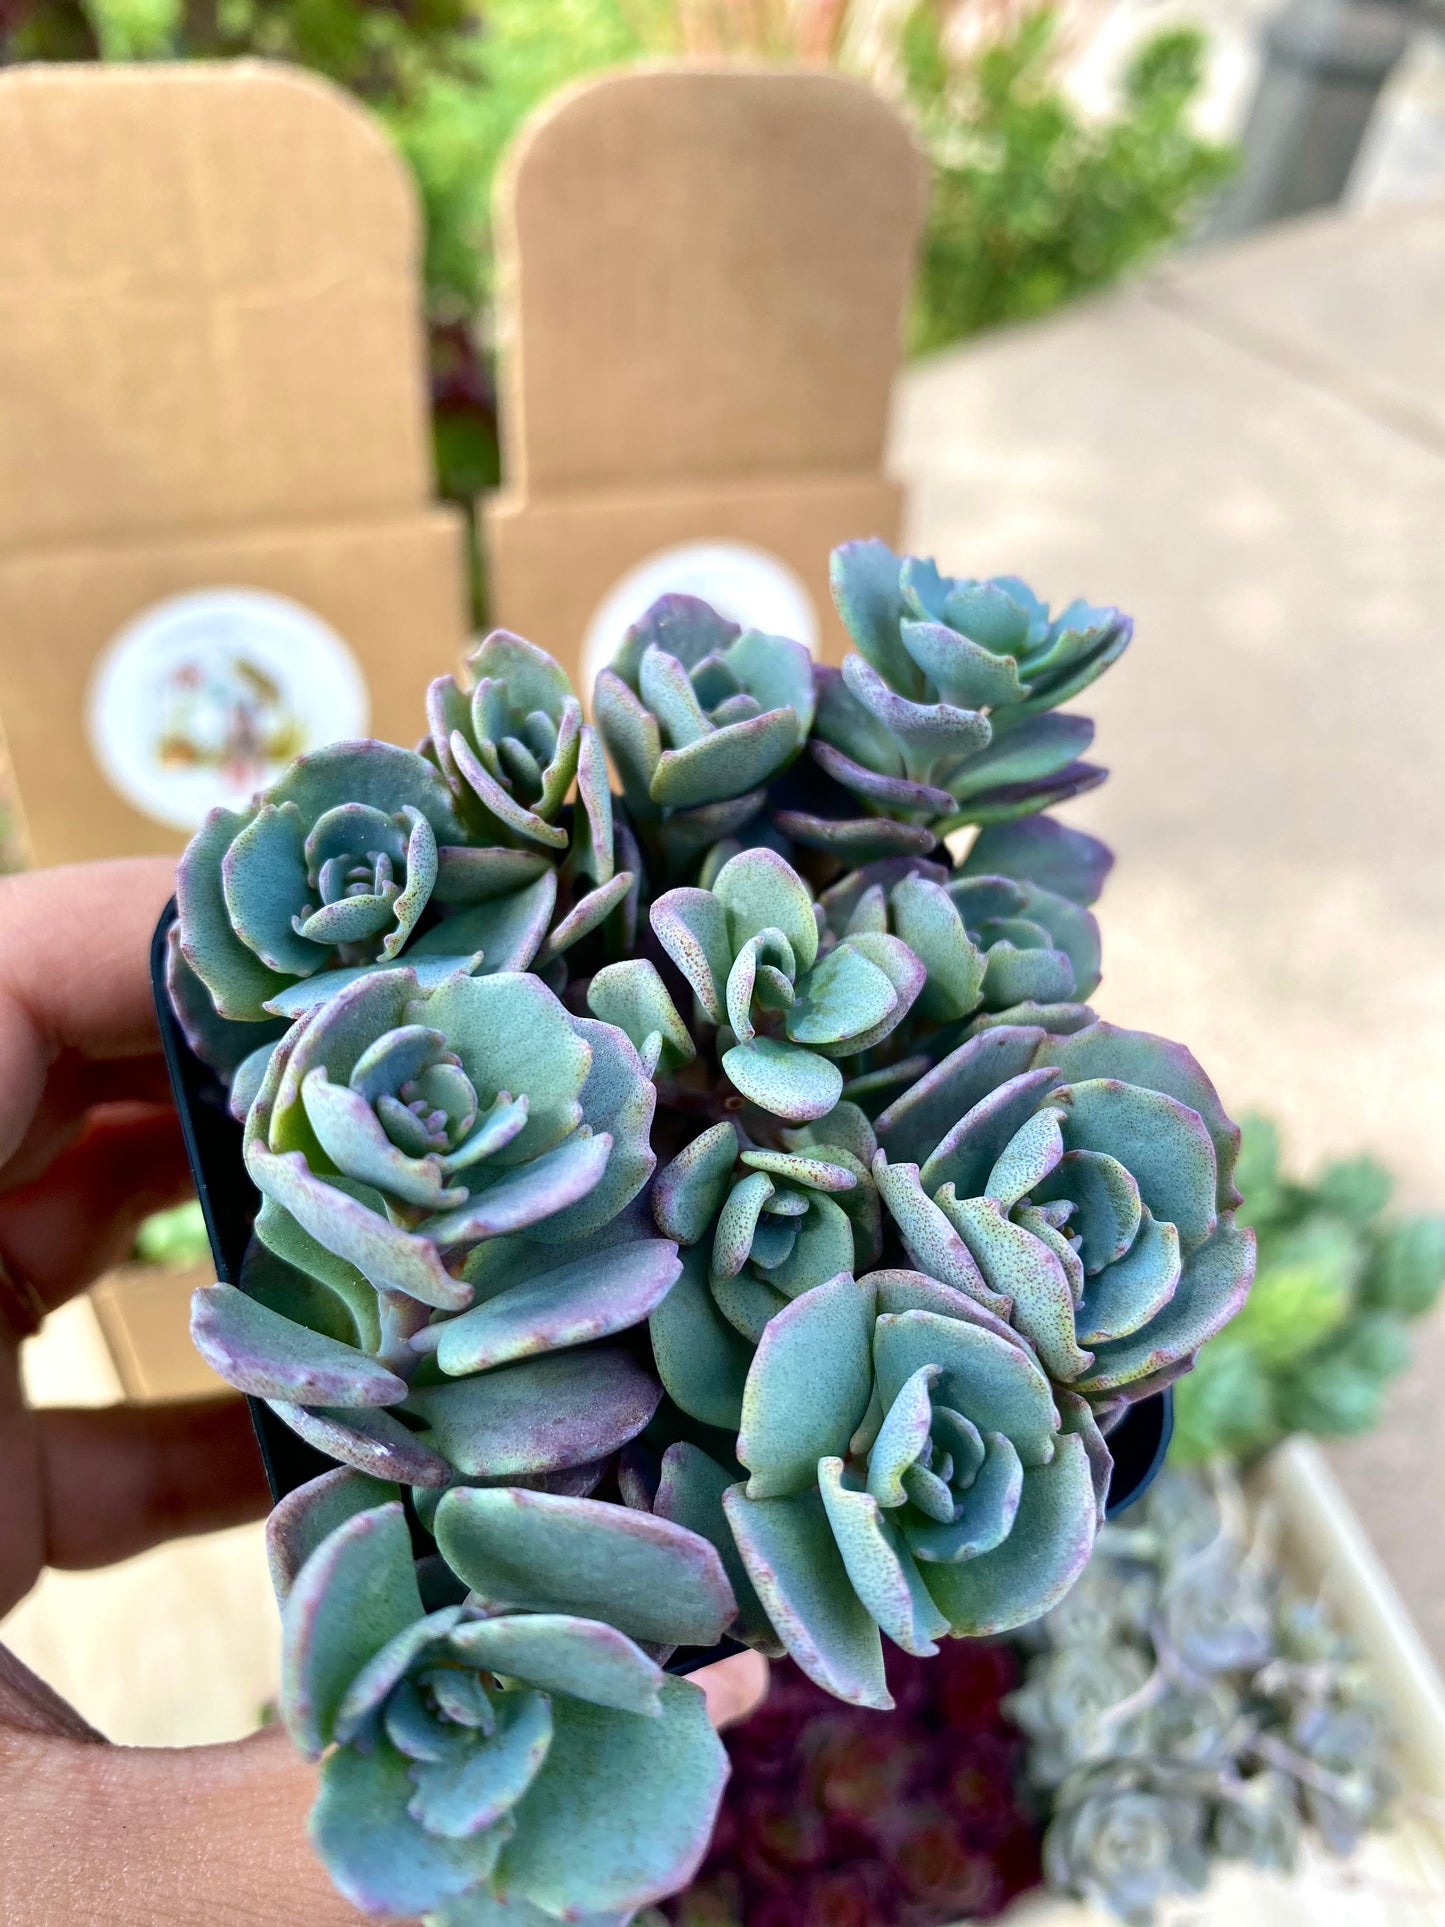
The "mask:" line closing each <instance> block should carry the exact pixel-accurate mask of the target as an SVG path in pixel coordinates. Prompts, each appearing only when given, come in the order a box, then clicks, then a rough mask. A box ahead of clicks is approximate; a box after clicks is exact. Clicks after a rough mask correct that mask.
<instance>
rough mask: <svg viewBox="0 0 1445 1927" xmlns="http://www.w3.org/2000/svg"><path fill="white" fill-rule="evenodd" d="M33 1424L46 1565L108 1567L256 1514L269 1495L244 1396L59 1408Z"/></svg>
mask: <svg viewBox="0 0 1445 1927" xmlns="http://www.w3.org/2000/svg"><path fill="white" fill-rule="evenodd" d="M35 1423H36V1425H37V1427H38V1429H39V1434H40V1452H41V1473H40V1476H41V1481H42V1490H43V1493H44V1503H45V1526H44V1531H45V1562H46V1564H47V1565H51V1566H61V1567H69V1568H75V1567H86V1566H107V1565H110V1564H111V1563H112V1562H113V1561H114V1560H116V1559H128V1558H130V1557H131V1555H132V1554H133V1553H137V1552H144V1551H145V1550H146V1548H147V1547H149V1546H154V1545H159V1544H160V1543H161V1542H162V1541H163V1540H166V1539H174V1538H178V1537H180V1536H181V1535H183V1534H186V1533H193V1532H219V1531H220V1530H222V1528H224V1527H226V1526H234V1525H242V1524H244V1523H245V1522H246V1521H247V1520H250V1519H258V1518H260V1517H261V1516H262V1514H263V1513H264V1512H265V1511H266V1509H267V1506H268V1505H269V1503H270V1495H269V1493H268V1492H267V1488H266V1475H265V1471H264V1469H263V1467H262V1464H261V1454H260V1450H259V1448H258V1447H257V1444H256V1439H255V1434H254V1433H253V1432H252V1429H251V1420H250V1415H249V1413H248V1412H247V1410H246V1406H245V1402H244V1400H242V1399H239V1398H213V1399H198V1400H195V1401H192V1402H187V1403H185V1404H176V1405H107V1406H99V1407H96V1408H93V1409H89V1410H71V1409H69V1408H67V1407H56V1408H53V1409H50V1410H47V1411H42V1412H37V1413H36V1414H35Z"/></svg>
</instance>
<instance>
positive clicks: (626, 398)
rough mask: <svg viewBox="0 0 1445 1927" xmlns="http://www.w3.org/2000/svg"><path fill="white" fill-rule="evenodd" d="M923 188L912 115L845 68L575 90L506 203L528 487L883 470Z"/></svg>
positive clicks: (518, 463)
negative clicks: (909, 122) (907, 119)
mask: <svg viewBox="0 0 1445 1927" xmlns="http://www.w3.org/2000/svg"><path fill="white" fill-rule="evenodd" d="M925 193H926V174H925V169H924V165H923V162H922V159H921V157H920V155H919V154H918V152H917V150H916V149H915V148H914V146H913V143H912V141H911V139H910V136H909V133H908V130H907V128H906V127H905V125H904V123H903V121H902V120H901V119H900V118H899V116H898V115H897V114H896V113H895V112H894V111H893V110H892V108H890V107H889V106H888V105H887V104H886V103H885V102H884V101H882V100H881V99H879V97H878V96H877V94H875V93H874V92H873V91H872V90H871V89H870V88H868V87H865V86H863V85H861V84H860V83H858V82H855V81H851V80H846V79H843V78H842V77H840V76H838V75H836V74H827V73H821V72H808V71H798V70H793V69H785V68H773V69H766V68H763V69H760V68H748V67H736V66H734V67H727V68H718V67H696V66H691V65H685V64H668V65H662V66H654V67H647V68H640V69H634V70H630V71H624V72H621V73H617V74H612V75H609V76H607V77H606V78H604V79H601V80H597V81H591V82H587V83H584V84H583V85H582V86H580V87H578V88H576V89H574V90H572V91H570V92H569V93H567V94H565V95H563V96H562V97H560V99H559V100H558V101H557V102H556V103H554V104H553V105H552V106H551V107H550V108H547V109H544V110H543V112H542V113H541V115H540V116H539V117H538V118H537V119H536V120H534V121H533V122H532V123H531V125H530V127H529V129H528V131H527V132H526V133H525V134H524V136H523V137H522V141H521V143H520V145H519V147H518V149H517V151H516V153H515V155H514V157H513V160H512V163H511V166H510V168H509V169H508V171H507V174H506V175H505V176H504V178H503V181H502V183H501V191H500V194H499V200H498V216H497V226H498V269H499V278H500V306H501V314H500V325H501V328H502V331H503V345H504V350H505V354H504V381H505V387H504V404H505V407H504V416H503V422H504V430H505V437H506V449H507V473H508V481H509V486H510V487H511V488H513V489H517V490H519V491H520V492H521V493H522V494H524V495H526V496H531V497H540V496H542V495H552V494H558V493H566V492H569V491H576V490H589V491H590V490H593V489H598V488H607V487H609V486H613V485H616V484H618V483H625V484H626V485H628V486H631V487H636V486H645V485H648V484H652V483H658V482H667V481H670V480H674V479H676V480H686V481H688V482H697V481H699V480H701V479H703V478H706V477H717V478H727V479H734V478H747V479H749V480H756V481H762V480H764V479H766V478H769V477H775V476H778V475H780V474H789V473H810V474H818V473H827V472H848V471H852V472H859V471H862V472H865V473H866V472H873V473H876V472H877V471H878V468H879V466H880V463H881V460H882V453H883V438H884V431H885V427H886V423H887V414H888V400H889V391H890V388H891V385H892V381H893V377H894V374H895V371H896V368H897V363H898V355H899V342H900V334H901V328H902V318H903V306H904V301H905V298H906V295H907V290H908V282H909V276H910V273H911V268H912V259H913V249H914V244H915V241H916V239H917V234H918V227H919V223H920V221H921V218H922V213H923V206H924V197H925Z"/></svg>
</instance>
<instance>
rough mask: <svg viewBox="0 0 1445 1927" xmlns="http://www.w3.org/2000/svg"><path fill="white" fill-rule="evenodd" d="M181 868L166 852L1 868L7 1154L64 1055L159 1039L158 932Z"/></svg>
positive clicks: (2, 1141)
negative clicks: (155, 994) (153, 966)
mask: <svg viewBox="0 0 1445 1927" xmlns="http://www.w3.org/2000/svg"><path fill="white" fill-rule="evenodd" d="M174 874H175V866H174V864H173V863H172V862H171V860H170V859H169V858H167V857H134V858H127V859H124V860H121V861H118V862H113V863H89V864H77V865H74V866H72V867H70V868H67V869H61V870H36V871H33V872H31V873H30V874H29V875H25V876H12V877H4V878H0V1091H3V1092H4V1093H5V1110H4V1116H3V1118H0V1164H3V1163H4V1162H5V1160H6V1159H7V1158H9V1156H10V1155H11V1153H12V1152H13V1151H14V1149H15V1147H16V1145H17V1144H19V1142H20V1141H21V1139H22V1138H23V1136H24V1134H25V1130H26V1127H27V1125H28V1124H29V1122H30V1119H31V1117H32V1116H33V1115H34V1113H35V1111H36V1109H37V1107H38V1106H39V1103H40V1097H41V1092H42V1090H43V1088H44V1083H45V1073H46V1070H47V1068H48V1066H49V1065H50V1064H51V1063H52V1062H54V1060H55V1059H56V1058H57V1057H59V1056H61V1055H62V1054H63V1053H65V1052H67V1051H74V1052H76V1053H77V1054H78V1055H80V1056H82V1057H93V1058H117V1057H133V1056H137V1055H140V1054H142V1053H145V1052H149V1051H154V1050H155V1049H157V1048H158V1042H159V1040H158V1033H157V1029H156V1018H155V1008H154V1005H153V1002H152V999H151V987H150V967H149V958H150V940H151V934H152V932H153V931H154V929H155V924H156V920H157V918H158V917H159V915H160V913H161V909H162V907H163V906H164V904H165V901H166V898H167V896H169V894H170V892H171V889H172V887H173V883H174Z"/></svg>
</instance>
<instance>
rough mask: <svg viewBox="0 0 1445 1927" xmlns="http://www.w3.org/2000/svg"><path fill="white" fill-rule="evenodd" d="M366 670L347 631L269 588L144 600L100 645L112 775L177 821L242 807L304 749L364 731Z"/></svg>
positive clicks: (101, 730)
mask: <svg viewBox="0 0 1445 1927" xmlns="http://www.w3.org/2000/svg"><path fill="white" fill-rule="evenodd" d="M369 712H370V704H369V701H368V698H367V690H366V679H365V678H364V676H363V675H362V673H361V669H360V666H359V665H358V663H357V661H356V658H355V657H354V656H353V655H352V653H351V651H350V650H349V649H348V648H347V646H346V644H345V643H344V642H343V641H342V640H341V638H340V636H338V635H337V633H336V631H335V630H334V629H332V628H330V627H328V625H327V624H326V623H324V622H323V621H322V620H321V618H320V617H319V616H317V615H314V614H313V613H312V612H311V610H309V609H306V608H303V607H302V605H301V604H300V603H299V602H291V601H289V600H288V599H287V598H286V597H285V596H278V595H270V594H268V593H266V592H265V591H263V590H260V589H201V590H198V591H196V592H195V593H193V594H189V595H180V596H173V597H171V598H170V599H169V600H167V601H165V602H159V603H157V604H156V605H155V606H154V607H153V608H150V609H147V610H146V611H145V612H144V614H142V615H139V616H137V617H136V618H135V620H134V621H133V622H130V623H127V625H126V626H125V628H124V629H122V630H121V631H120V633H119V634H118V635H117V636H115V637H114V638H113V639H112V641H111V642H110V643H108V644H107V645H106V647H105V649H103V650H102V651H101V654H100V657H99V659H98V660H97V662H96V666H95V669H94V672H93V673H92V676H91V681H90V690H89V694H88V698H87V703H86V724H87V729H88V733H89V736H90V747H91V752H92V754H93V755H94V757H95V760H96V762H97V763H98V764H99V766H100V770H101V773H102V774H103V775H104V777H105V779H106V781H107V782H108V783H109V784H110V785H111V787H112V788H113V789H115V790H117V791H118V792H119V793H120V795H121V796H123V797H124V798H125V800H126V801H127V802H128V803H130V804H132V805H133V806H134V807H135V808H136V809H138V810H140V811H141V812H142V814H143V815H145V816H149V817H151V818H152V819H153V820H154V821H155V822H157V823H164V824H166V825H167V826H168V827H169V828H171V829H177V830H194V829H196V828H198V827H199V825H200V823H201V821H202V820H203V818H204V817H205V815H206V812H207V811H208V810H210V809H213V808H214V807H215V806H216V804H218V803H220V804H225V805H227V806H228V807H230V808H233V809H235V808H239V807H240V806H241V805H243V804H245V803H246V802H248V801H249V800H250V798H251V796H252V795H253V794H254V792H255V791H256V790H258V789H263V788H265V786H266V785H267V784H268V783H272V782H274V781H275V780H276V778H277V777H278V776H279V775H280V774H281V772H282V771H283V770H284V769H285V767H286V765H287V764H288V763H289V762H291V761H292V759H293V758H294V757H297V756H299V755H300V754H301V753H302V751H303V750H308V749H318V748H320V746H321V745H322V744H323V743H334V742H339V741H341V740H343V739H345V738H347V737H352V736H364V735H365V733H366V726H367V721H368V717H369Z"/></svg>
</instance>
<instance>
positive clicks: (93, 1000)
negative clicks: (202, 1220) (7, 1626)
mask: <svg viewBox="0 0 1445 1927" xmlns="http://www.w3.org/2000/svg"><path fill="white" fill-rule="evenodd" d="M173 881H174V869H173V865H172V864H171V863H170V862H169V860H167V859H165V858H138V859H135V860H131V861H123V862H114V863H103V864H91V865H85V866H77V867H74V868H70V869H62V870H52V871H40V872H36V873H34V874H32V875H28V876H19V877H8V878H4V879H0V1465H3V1466H4V1468H5V1475H4V1479H3V1482H0V1614H3V1613H4V1612H6V1611H8V1610H9V1608H10V1607H11V1606H12V1605H14V1604H15V1603H16V1601H17V1600H19V1599H20V1598H22V1597H23V1596H24V1594H25V1593H26V1592H28V1591H29V1589H30V1588H31V1586H32V1585H33V1584H34V1583H35V1581H36V1579H38V1577H39V1576H40V1572H41V1570H42V1568H43V1567H44V1566H46V1565H52V1566H60V1567H89V1566H99V1565H106V1564H109V1563H110V1562H111V1561H113V1560H116V1559H124V1558H129V1557H130V1556H131V1555H132V1554H134V1553H138V1552H141V1551H144V1550H145V1549H146V1548H147V1547H148V1546H152V1545H156V1544H158V1543H160V1542H161V1541H163V1540H166V1539H170V1538H174V1537H177V1536H179V1535H181V1534H185V1533H194V1532H212V1531H217V1530H219V1529H220V1528H222V1527H224V1526H229V1525H235V1524H239V1523H241V1522H243V1521H245V1520H247V1519H252V1518H256V1517H259V1516H260V1515H261V1514H262V1513H263V1512H264V1511H265V1509H266V1506H267V1503H268V1495H267V1491H266V1482H265V1476H264V1473H263V1470H262V1467H261V1462H260V1457H259V1454H258V1453H257V1450H256V1446H255V1441H254V1439H253V1437H252V1433H251V1428H250V1422H249V1419H248V1417H247V1413H246V1408H245V1404H244V1402H243V1401H242V1400H240V1399H236V1398H230V1397H226V1398H215V1399H207V1400H202V1401H197V1402H194V1403H186V1404H175V1405H161V1406H149V1407H131V1406H113V1407H109V1408H105V1407H102V1408H99V1409H77V1410H67V1409H63V1408H59V1409H54V1410H47V1411H40V1412H32V1411H30V1410H29V1409H28V1408H27V1406H26V1404H25V1400H24V1396H23V1391H22V1386H21V1379H20V1368H19V1346H20V1341H21V1339H22V1338H24V1337H25V1336H27V1335H28V1333H29V1332H30V1331H31V1330H33V1329H34V1328H35V1326H36V1324H37V1323H38V1322H39V1319H40V1318H41V1317H43V1316H44V1315H45V1314H46V1313H47V1312H50V1311H53V1310H54V1309H55V1308H56V1307H57V1306H59V1305H61V1304H63V1303H65V1301H66V1300H67V1299H69V1298H72V1297H74V1296H75V1294H76V1293H77V1292H80V1291H83V1290H84V1289H85V1287H86V1286H87V1285H89V1284H90V1283H91V1282H92V1281H93V1280H94V1279H95V1278H97V1277H99V1276H100V1275H101V1274H102V1273H104V1272H105V1271H108V1270H109V1269H111V1267H112V1266H114V1265H115V1264H117V1263H119V1262H120V1261H121V1260H122V1259H123V1258H124V1257H126V1255H127V1254H128V1253H129V1251H130V1249H131V1246H132V1243H133V1241H134V1237H135V1231H136V1228H137V1226H138V1225H139V1223H140V1221H141V1220H142V1219H143V1218H144V1217H146V1216H148V1215H149V1214H150V1213H151V1212H153V1211H157V1210H160V1209H163V1208H164V1207H165V1206H167V1205H170V1204H174V1203H176V1202H177V1201H178V1200H180V1199H181V1198H183V1197H185V1196H186V1195H187V1193H188V1192H189V1189H190V1180H189V1175H188V1172H187V1167H186V1158H185V1151H184V1147H183V1145H182V1142H181V1135H180V1128H179V1124H178V1121H177V1118H176V1115H175V1111H174V1109H173V1107H172V1105H171V1101H170V1093H169V1088H168V1085H167V1081H166V1075H165V1068H164V1064H163V1061H162V1059H161V1055H160V1038H159V1034H158V1031H157V1027H156V1021H155V1014H154V1009H153V1006H152V1002H151V988H150V976H149V970H148V957H149V950H150V939H151V933H152V931H153V929H154V927H155V923H156V919H157V917H158V916H159V915H160V911H161V908H162V906H163V905H164V903H165V901H166V898H167V897H168V896H169V895H170V892H171V889H172V887H173ZM106 1636H107V1629H106V1628H105V1627H104V1626H103V1625H99V1626H97V1627H96V1629H95V1637H96V1638H97V1639H102V1640H103V1639H105V1638H106ZM114 1659H115V1664H116V1665H118V1666H123V1665H124V1664H125V1655H124V1653H123V1652H117V1653H116V1654H115V1656H114ZM693 1677H694V1679H695V1681H696V1683H697V1684H698V1685H699V1686H701V1687H702V1688H703V1690H704V1692H705V1693H706V1694H707V1697H708V1705H709V1711H710V1712H711V1714H712V1717H713V1721H714V1724H715V1725H725V1724H726V1723H727V1722H728V1720H730V1719H736V1718H739V1717H741V1716H742V1715H743V1714H744V1713H746V1712H747V1711H748V1710H750V1708H751V1707H752V1706H753V1705H755V1704H756V1703H757V1701H758V1699H760V1698H761V1696H762V1693H763V1691H764V1689H765V1686H766V1680H767V1672H766V1665H765V1662H763V1661H762V1660H761V1659H759V1658H758V1657H757V1655H756V1654H753V1653H743V1654H738V1655H737V1656H736V1657H734V1658H733V1659H729V1660H724V1661H722V1662H721V1663H720V1664H718V1665H716V1666H712V1667H708V1668H707V1669H705V1671H703V1672H701V1673H698V1674H695V1675H694V1676H693ZM314 1795H315V1773H314V1769H313V1768H312V1767H310V1766H308V1765H307V1764H306V1763H305V1762H304V1761H302V1760H301V1759H300V1758H299V1757H298V1756H297V1755H296V1754H295V1753H294V1752H293V1750H292V1748H291V1745H290V1742H289V1741H288V1740H287V1739H286V1737H285V1735H284V1734H283V1733H281V1732H280V1731H279V1729H275V1728H269V1729H266V1730H264V1731H262V1732H261V1733H258V1734H255V1735H253V1736H252V1737H251V1738H249V1739H246V1740H241V1741H237V1742H234V1743H231V1744H227V1745H221V1746H208V1747H191V1748H177V1749H159V1748H155V1749H152V1748H144V1749H142V1748H129V1747H113V1746H110V1745H107V1744H106V1743H104V1741H103V1740H102V1738H101V1736H100V1735H99V1734H98V1733H96V1732H94V1731H93V1729H91V1728H90V1727H89V1726H87V1725H86V1723H85V1721H84V1720H83V1719H82V1718H81V1717H80V1715H79V1714H78V1713H76V1712H75V1710H74V1709H73V1708H71V1707H69V1706H67V1705H66V1704H65V1702H64V1701H63V1700H61V1699H59V1698H58V1697H57V1696H56V1695H55V1694H54V1693H52V1692H51V1691H50V1689H49V1688H48V1687H46V1686H45V1685H44V1684H43V1683H42V1682H41V1681H40V1680H38V1679H37V1678H36V1677H35V1676H34V1675H33V1674H32V1673H30V1672H29V1671H28V1670H27V1669H26V1668H25V1667H24V1666H22V1665H21V1664H20V1662H19V1661H18V1660H16V1659H15V1658H14V1657H13V1655H11V1654H9V1653H7V1652H5V1650H4V1649H3V1648H0V1920H3V1921H4V1922H6V1923H7V1927H9V1923H12V1922H13V1923H15V1927H101V1923H104V1927H241V1924H242V1923H251V1924H252V1927H255V1924H256V1923H262V1922H264V1923H266V1927H342V1923H354V1922H355V1921H356V1920H357V1919H358V1918H359V1916H357V1915H356V1914H355V1913H353V1911H352V1910H351V1909H350V1908H349V1907H348V1906H347V1905H346V1903H345V1902H344V1901H342V1900H341V1899H340V1898H339V1896H338V1895H337V1894H336V1893H335V1892H334V1890H333V1889H332V1887H331V1884H330V1882H329V1880H328V1879H327V1877H326V1874H325V1872H324V1870H323V1869H322V1867H321V1865H320V1862H319V1861H318V1860H317V1859H316V1858H315V1856H314V1854H313V1853H312V1851H311V1848H310V1846H309V1844H308V1843H307V1840H306V1835H305V1815H306V1812H307V1809H308V1808H309V1807H310V1805H311V1802H312V1799H313V1798H314Z"/></svg>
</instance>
